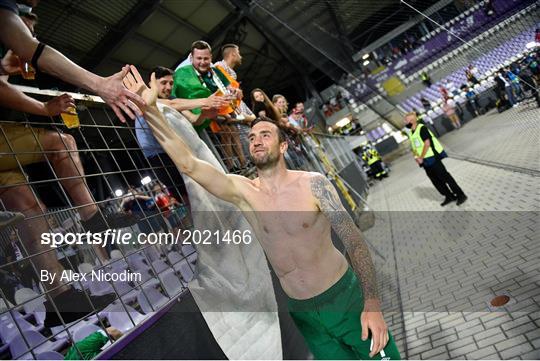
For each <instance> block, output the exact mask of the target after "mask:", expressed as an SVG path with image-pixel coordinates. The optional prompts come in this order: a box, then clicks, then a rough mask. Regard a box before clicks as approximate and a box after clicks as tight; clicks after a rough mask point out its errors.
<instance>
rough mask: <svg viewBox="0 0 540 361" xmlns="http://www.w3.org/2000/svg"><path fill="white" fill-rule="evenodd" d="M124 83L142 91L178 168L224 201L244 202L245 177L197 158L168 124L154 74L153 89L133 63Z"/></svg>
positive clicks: (150, 122) (149, 118) (158, 136)
mask: <svg viewBox="0 0 540 361" xmlns="http://www.w3.org/2000/svg"><path fill="white" fill-rule="evenodd" d="M124 85H125V86H126V87H127V88H128V89H130V90H131V91H133V92H134V93H136V94H140V95H141V96H142V97H143V99H144V100H145V102H146V104H147V106H146V108H145V109H144V118H145V120H146V122H147V123H148V125H149V126H150V129H152V132H153V133H154V136H155V137H156V139H157V140H158V142H159V144H160V145H161V147H162V148H163V150H165V151H166V152H167V154H168V155H169V157H170V158H171V159H172V160H173V162H174V164H175V165H176V167H177V168H178V170H179V171H180V172H182V173H185V174H187V175H188V176H189V177H190V178H192V179H193V180H194V181H196V182H197V183H199V184H200V185H201V186H202V187H204V188H205V189H206V190H207V191H209V192H210V193H212V194H213V195H215V196H216V197H218V198H221V199H223V200H224V201H227V202H231V203H233V204H235V205H237V206H241V205H242V202H243V201H244V198H243V196H242V193H241V192H240V187H241V185H242V183H243V182H245V180H246V178H245V177H241V176H237V175H232V174H225V173H223V172H221V171H219V170H218V169H216V168H215V167H214V166H213V165H211V164H210V163H208V162H206V161H204V160H201V159H198V158H196V157H195V156H194V155H193V153H192V152H191V149H190V148H189V147H188V146H187V145H186V143H184V141H183V140H182V138H181V137H180V136H179V135H178V134H176V132H175V131H174V130H173V129H172V128H171V127H170V126H169V124H168V122H167V120H166V119H165V118H164V116H163V114H162V113H161V111H159V109H158V108H157V105H156V99H157V83H156V80H155V75H154V74H152V80H151V85H150V89H149V88H148V87H147V86H146V84H145V83H144V81H143V80H142V77H141V76H140V74H139V72H138V71H137V69H136V68H135V67H134V66H132V67H131V73H130V74H128V75H127V76H126V78H125V79H124Z"/></svg>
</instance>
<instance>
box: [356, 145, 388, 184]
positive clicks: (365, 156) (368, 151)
mask: <svg viewBox="0 0 540 361" xmlns="http://www.w3.org/2000/svg"><path fill="white" fill-rule="evenodd" d="M362 160H363V161H364V162H365V163H366V164H367V165H368V167H369V169H370V172H371V174H372V175H373V177H375V178H376V179H382V178H383V177H385V176H387V174H386V170H385V169H384V167H383V165H382V158H381V155H380V154H379V152H377V150H376V149H373V148H368V147H365V148H364V152H363V153H362Z"/></svg>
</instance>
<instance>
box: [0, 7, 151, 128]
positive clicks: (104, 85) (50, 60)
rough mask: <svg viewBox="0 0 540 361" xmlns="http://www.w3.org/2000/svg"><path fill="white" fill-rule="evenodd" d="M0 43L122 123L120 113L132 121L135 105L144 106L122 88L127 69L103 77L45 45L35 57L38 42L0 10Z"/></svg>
mask: <svg viewBox="0 0 540 361" xmlns="http://www.w3.org/2000/svg"><path fill="white" fill-rule="evenodd" d="M0 43H2V44H4V45H5V47H6V48H8V49H11V50H13V52H14V53H15V54H17V56H19V57H20V58H21V59H23V60H24V61H27V62H31V61H32V58H33V57H34V56H36V57H37V60H36V63H37V65H39V68H40V69H41V70H42V71H44V72H46V73H48V74H51V75H53V76H55V77H57V78H60V79H62V80H64V81H66V82H68V83H70V84H74V85H76V86H78V87H81V88H85V89H87V90H90V91H92V92H95V93H96V94H98V95H99V96H100V97H101V98H102V99H103V100H104V101H105V102H106V103H107V104H109V106H110V107H111V108H112V109H113V110H114V112H115V113H116V115H117V116H118V118H120V120H122V121H125V119H124V116H123V115H122V112H121V111H120V110H123V111H124V112H125V113H126V114H127V115H128V116H130V117H131V118H133V119H134V118H135V115H134V114H138V113H139V108H138V107H137V106H139V107H142V106H144V104H143V101H142V99H141V98H140V97H139V96H137V95H136V94H133V93H132V92H130V91H128V90H127V89H125V88H124V87H123V86H122V78H123V77H124V75H125V74H126V73H127V72H128V71H129V69H128V68H126V67H124V68H123V69H122V71H121V72H118V73H116V74H114V75H113V76H110V77H107V78H103V77H100V76H98V75H96V74H94V73H92V72H90V71H88V70H85V69H83V68H81V67H80V66H78V65H77V64H75V63H73V62H72V61H71V60H69V59H68V58H66V57H65V56H64V55H63V54H62V53H60V52H59V51H57V50H55V49H53V48H52V47H49V46H45V47H44V48H43V49H42V53H41V55H40V56H37V55H35V52H36V50H37V49H38V47H39V41H37V40H36V39H35V38H34V37H33V36H32V34H31V33H30V30H28V28H27V27H26V25H25V24H24V23H23V21H22V20H21V19H20V17H19V16H18V15H17V14H15V13H14V12H12V11H9V10H6V9H2V8H0ZM0 70H2V69H0Z"/></svg>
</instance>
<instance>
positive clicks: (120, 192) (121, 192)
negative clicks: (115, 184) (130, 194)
mask: <svg viewBox="0 0 540 361" xmlns="http://www.w3.org/2000/svg"><path fill="white" fill-rule="evenodd" d="M122 194H124V191H123V190H121V189H117V190H115V191H114V195H115V196H117V197H121V196H122Z"/></svg>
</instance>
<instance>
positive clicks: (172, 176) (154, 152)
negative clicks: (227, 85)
mask: <svg viewBox="0 0 540 361" xmlns="http://www.w3.org/2000/svg"><path fill="white" fill-rule="evenodd" d="M152 73H153V74H154V75H155V77H156V80H157V87H158V102H160V103H164V104H166V105H168V106H170V107H172V108H174V109H176V110H178V111H179V112H181V113H182V114H183V115H184V116H185V117H186V118H187V119H188V120H189V121H190V122H191V123H192V124H196V123H197V122H198V121H199V118H201V116H202V117H203V118H202V119H204V117H206V116H207V115H212V114H214V115H215V111H216V109H218V108H219V107H222V106H224V105H226V104H227V101H226V100H225V98H224V97H218V96H215V95H210V96H209V97H207V98H200V99H181V98H176V99H171V91H172V87H173V74H174V73H173V71H172V70H171V69H168V68H165V67H163V66H158V67H156V68H154V69H153V70H152ZM196 108H203V109H204V110H203V111H202V112H201V114H202V115H201V116H196V115H193V113H191V112H190V110H191V109H196ZM135 135H136V137H137V141H138V142H139V146H140V147H141V150H142V151H143V155H144V156H145V158H146V159H148V162H149V163H150V165H151V166H152V167H153V170H152V172H153V173H155V176H156V177H157V179H159V181H160V182H162V183H164V184H165V185H166V186H167V188H168V189H169V190H170V191H171V192H172V193H173V194H174V196H175V197H176V198H177V199H182V200H183V201H184V202H185V203H186V205H187V206H189V197H188V194H187V190H186V186H185V184H184V181H183V178H182V176H181V175H180V173H179V172H178V169H177V168H176V166H175V165H174V163H173V162H172V160H171V158H169V156H168V155H167V153H165V151H164V150H163V149H162V148H161V146H160V145H159V143H158V141H157V140H156V138H155V137H154V135H153V134H152V131H151V130H150V128H149V127H148V124H147V123H146V120H145V119H144V117H143V116H137V117H136V119H135Z"/></svg>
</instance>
